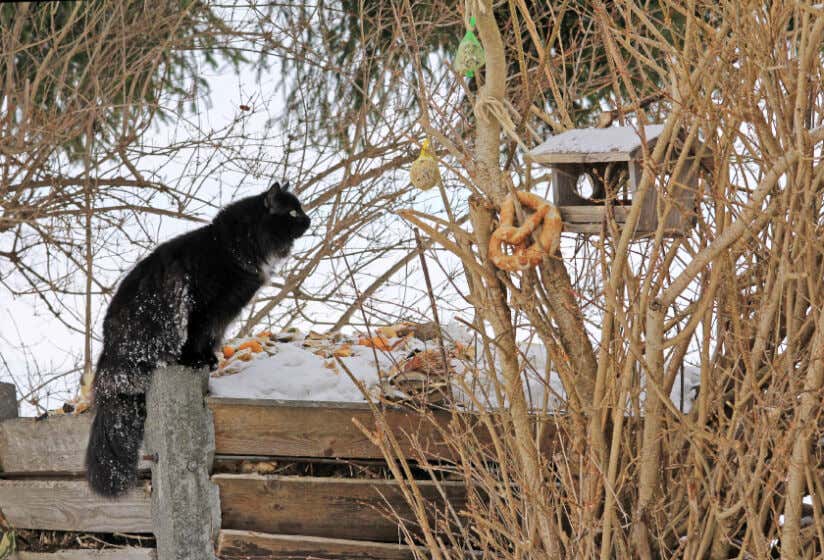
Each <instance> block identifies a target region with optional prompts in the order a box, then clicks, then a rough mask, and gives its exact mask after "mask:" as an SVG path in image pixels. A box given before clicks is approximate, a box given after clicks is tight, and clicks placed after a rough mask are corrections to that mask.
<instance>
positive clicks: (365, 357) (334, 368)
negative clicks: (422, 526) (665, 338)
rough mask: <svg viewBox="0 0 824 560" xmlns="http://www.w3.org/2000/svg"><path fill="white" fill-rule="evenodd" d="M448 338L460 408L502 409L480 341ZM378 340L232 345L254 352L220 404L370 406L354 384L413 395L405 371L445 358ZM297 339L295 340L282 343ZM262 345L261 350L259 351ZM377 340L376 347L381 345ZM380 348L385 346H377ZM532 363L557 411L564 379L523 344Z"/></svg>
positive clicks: (452, 334)
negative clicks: (421, 357) (412, 362)
mask: <svg viewBox="0 0 824 560" xmlns="http://www.w3.org/2000/svg"><path fill="white" fill-rule="evenodd" d="M445 330H446V332H447V338H448V340H447V345H446V346H447V351H448V352H449V354H450V362H451V367H452V369H453V372H452V374H451V376H450V380H451V383H452V392H453V394H454V395H456V398H457V400H458V401H460V402H467V403H468V401H469V398H468V397H467V394H466V391H465V390H464V388H467V389H469V390H470V391H472V392H473V393H474V394H475V395H477V397H478V399H479V400H480V401H481V402H482V403H483V404H484V405H485V406H487V407H489V408H497V407H499V406H500V404H501V403H500V402H499V399H498V398H497V396H496V391H495V384H494V380H493V379H492V378H491V376H490V375H489V374H488V369H489V368H487V367H486V365H485V363H484V360H483V359H478V358H477V357H476V356H477V354H478V353H480V352H476V351H475V341H474V340H473V336H472V334H471V333H470V332H469V331H468V330H467V329H465V328H464V327H463V326H462V325H460V324H456V323H452V324H450V325H448V326H447V328H446V329H445ZM382 332H383V333H384V334H386V335H387V336H385V337H384V336H383V335H381V334H377V335H375V333H372V334H373V335H375V336H373V338H371V339H370V338H368V337H357V336H351V337H348V336H343V335H339V336H336V337H320V336H312V335H310V336H306V335H303V334H300V333H276V334H274V335H270V334H269V333H263V334H262V335H261V336H258V337H254V338H249V339H241V340H235V341H231V342H230V343H229V344H228V346H231V349H230V350H229V352H231V351H232V349H234V348H237V347H238V346H242V345H243V343H246V346H249V348H246V349H242V350H238V351H235V353H234V355H233V356H231V358H230V359H228V360H225V359H224V360H222V361H221V367H220V369H219V370H218V371H216V372H214V374H213V375H212V379H211V381H210V385H209V389H210V392H211V394H212V395H214V396H219V397H237V398H255V399H283V400H312V401H338V402H341V401H343V402H363V401H365V400H366V399H365V397H364V394H363V391H362V390H361V388H360V387H358V385H357V384H356V383H355V382H354V381H353V379H352V378H355V379H357V380H358V382H360V383H362V385H363V387H364V388H365V390H366V391H368V392H369V393H371V394H372V395H374V396H377V395H380V394H382V395H388V396H391V397H403V396H405V395H406V393H405V391H404V386H403V384H402V383H400V382H398V383H395V381H396V380H401V381H402V380H403V379H402V378H401V377H398V373H399V372H402V371H404V369H405V368H406V364H408V363H409V359H410V356H411V355H413V354H414V353H416V352H422V351H423V352H427V351H428V352H432V353H434V354H436V355H440V346H439V344H438V343H437V342H436V341H435V340H429V341H423V340H420V339H418V338H415V337H414V336H411V335H407V336H391V335H392V334H394V333H392V331H389V332H387V331H382ZM279 338H280V339H284V338H292V340H289V341H278V339H279ZM255 341H256V342H257V343H259V344H260V346H255ZM373 341H376V342H377V344H376V343H375V342H373ZM376 346H377V347H376ZM521 351H522V353H523V355H524V356H525V357H526V362H527V364H528V365H527V367H526V368H525V371H524V388H525V390H526V394H527V398H528V399H529V401H530V404H531V406H532V408H533V409H537V410H548V411H550V410H557V409H558V405H559V403H560V402H562V401H563V397H564V391H563V388H562V385H561V382H560V379H559V377H558V375H557V374H556V373H555V372H548V371H546V353H545V351H544V349H543V346H541V345H540V344H535V343H532V344H526V343H524V344H522V346H521ZM698 381H699V380H698V370H697V368H692V367H687V368H686V369H685V375H684V388H685V394H684V403H683V404H684V410H685V411H688V410H689V408H690V406H691V404H692V397H693V395H694V391H692V390H690V389H691V388H692V387H693V386H695V385H697V384H698ZM671 398H672V400H673V403H674V404H675V405H676V407H680V406H681V382H680V379H677V380H676V382H675V384H674V386H673V391H672V394H671Z"/></svg>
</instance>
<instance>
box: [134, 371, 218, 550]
mask: <svg viewBox="0 0 824 560" xmlns="http://www.w3.org/2000/svg"><path fill="white" fill-rule="evenodd" d="M208 380H209V373H208V371H206V370H200V371H192V370H191V369H189V368H186V367H183V366H171V367H168V368H165V369H160V370H157V371H156V372H155V375H154V379H153V380H152V386H151V388H150V390H149V393H148V395H147V402H146V405H147V409H148V410H147V417H146V436H145V448H146V452H147V453H148V454H149V455H154V456H155V457H156V461H155V462H154V463H153V465H152V524H153V526H154V534H155V538H156V539H157V557H158V560H189V559H191V560H208V559H216V558H217V557H216V556H215V552H214V547H215V544H216V542H217V537H218V533H219V532H220V496H219V493H218V488H217V486H216V485H214V484H213V483H212V481H211V478H210V477H209V471H210V470H211V468H212V462H213V460H214V454H215V433H214V422H213V421H212V413H211V412H210V411H209V409H208V408H207V407H206V401H205V399H204V396H205V394H206V390H207V387H208Z"/></svg>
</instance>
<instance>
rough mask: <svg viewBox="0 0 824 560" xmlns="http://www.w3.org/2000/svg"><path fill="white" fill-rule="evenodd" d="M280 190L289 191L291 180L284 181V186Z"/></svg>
mask: <svg viewBox="0 0 824 560" xmlns="http://www.w3.org/2000/svg"><path fill="white" fill-rule="evenodd" d="M280 190H282V191H283V192H288V191H289V181H286V182H285V183H283V186H282V187H280Z"/></svg>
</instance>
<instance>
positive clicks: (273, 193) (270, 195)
mask: <svg viewBox="0 0 824 560" xmlns="http://www.w3.org/2000/svg"><path fill="white" fill-rule="evenodd" d="M280 192H281V187H280V183H278V182H275V184H274V185H272V186H271V187H269V190H267V191H266V194H264V195H263V205H264V206H265V207H266V209H267V210H269V212H273V211H274V210H275V208H277V202H278V195H280Z"/></svg>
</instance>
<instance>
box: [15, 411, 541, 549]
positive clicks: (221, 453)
mask: <svg viewBox="0 0 824 560" xmlns="http://www.w3.org/2000/svg"><path fill="white" fill-rule="evenodd" d="M207 404H208V406H209V408H210V409H211V411H212V412H213V416H214V422H215V440H216V445H215V447H216V457H217V459H218V461H217V463H216V464H220V465H227V464H237V463H238V462H239V461H241V460H243V459H244V458H246V457H249V456H254V457H255V458H256V459H263V460H266V458H267V457H271V458H277V460H279V461H280V460H285V461H286V462H290V461H291V462H296V463H305V462H307V461H323V462H334V461H336V460H338V459H343V460H347V461H348V460H351V461H357V460H360V461H363V462H367V463H369V464H373V465H374V464H378V465H380V464H382V463H381V461H382V459H383V456H382V454H381V453H380V450H379V449H378V448H376V447H375V445H373V444H372V442H371V441H370V440H369V439H368V438H367V437H366V436H365V435H364V434H363V433H362V432H361V430H360V428H358V425H357V423H360V424H362V425H364V426H366V427H367V428H370V429H371V428H373V427H374V426H375V419H374V417H373V414H372V411H371V409H370V408H369V407H368V406H367V405H366V404H359V403H319V402H302V401H276V400H244V399H219V398H209V399H208V400H207ZM385 414H386V419H387V422H388V425H389V428H390V429H391V430H392V431H393V433H394V434H395V436H396V437H397V438H398V440H399V442H400V443H401V446H402V449H404V450H406V452H407V455H408V456H409V457H410V458H414V456H415V454H414V453H413V451H412V447H413V441H414V442H415V445H419V446H421V447H422V448H423V449H425V450H426V455H427V456H428V458H430V459H434V460H450V459H451V458H452V457H451V453H450V449H449V448H448V447H447V446H446V445H444V443H443V441H441V439H442V431H443V430H446V431H449V430H451V429H463V430H467V431H469V430H471V431H472V432H473V435H474V437H475V438H476V440H477V441H478V443H479V445H482V446H484V445H486V444H487V443H488V442H489V437H488V434H486V431H485V429H483V428H481V427H480V426H481V424H480V422H479V421H478V419H477V418H475V417H473V416H472V415H462V416H461V417H460V418H459V419H458V420H459V421H458V422H457V424H452V425H451V424H450V422H454V421H455V420H456V418H455V417H453V416H452V415H450V414H448V413H446V412H435V413H433V414H432V415H430V416H429V417H428V418H427V417H423V416H421V415H418V414H415V413H413V412H411V411H408V410H405V409H402V408H391V409H387V410H386V411H385ZM91 419H92V417H91V415H88V414H85V415H80V416H68V415H67V416H56V417H52V418H47V419H44V420H39V421H36V420H34V419H11V420H6V421H2V422H0V467H2V472H0V507H2V509H3V512H4V513H5V515H6V517H7V519H8V521H9V522H10V524H11V525H12V526H13V527H17V528H21V529H22V528H26V529H43V530H61V531H79V532H92V533H93V532H100V533H144V534H145V533H151V531H152V520H151V499H150V494H151V490H150V485H149V483H148V481H144V482H143V483H142V484H141V486H140V487H139V488H138V489H136V490H135V491H133V492H132V493H131V494H130V495H128V496H127V497H126V498H124V499H122V500H118V501H110V500H104V499H102V498H99V497H97V496H95V495H93V494H92V493H91V492H90V491H89V489H88V487H87V484H86V482H85V480H84V479H83V478H82V474H83V471H84V465H83V458H84V455H85V447H86V442H87V439H88V432H89V428H90V425H91ZM548 420H549V419H544V420H541V421H543V422H546V426H545V428H546V429H544V430H543V436H542V437H543V440H542V442H543V448H544V449H543V450H544V451H545V452H549V451H550V447H551V446H550V441H551V438H552V437H553V436H554V430H553V428H552V425H551V424H550V423H549V422H548ZM537 421H538V420H537V419H536V422H537ZM140 467H141V469H143V470H144V476H145V470H146V469H148V467H149V464H148V463H146V462H144V461H141V464H140ZM212 478H213V481H214V482H215V483H216V484H217V485H218V487H219V489H220V498H221V510H222V531H221V533H220V540H219V552H220V555H221V557H223V558H227V559H240V558H244V559H250V558H284V559H285V558H307V557H314V558H329V559H344V558H347V559H348V558H352V559H373V560H378V559H382V560H406V559H410V558H412V557H413V555H412V552H411V550H410V548H409V546H408V545H406V544H403V541H404V538H403V533H402V531H401V530H400V529H399V527H398V524H397V521H395V519H394V518H393V517H392V516H391V515H390V514H389V512H390V511H392V512H395V514H397V515H400V516H401V517H402V518H404V519H406V520H408V521H409V523H408V527H411V528H412V530H414V525H415V523H414V515H413V514H412V512H411V510H410V509H409V507H408V506H407V504H406V501H405V499H404V497H403V494H402V491H401V487H400V486H399V484H398V483H397V482H396V481H394V480H385V479H367V478H338V477H316V476H315V477H306V476H276V475H258V474H215V475H214V476H213V477H212ZM417 485H418V488H419V489H420V491H421V493H422V494H423V496H424V497H425V498H426V499H427V502H428V504H429V506H428V511H430V513H431V515H432V516H433V518H434V517H436V516H439V515H443V513H442V512H443V510H444V509H445V508H446V501H448V502H449V504H450V505H451V507H452V508H454V510H456V511H460V509H461V508H462V507H463V506H464V503H465V496H464V486H463V484H462V483H458V482H437V483H436V482H432V481H418V483H417ZM445 500H446V501H445ZM118 554H119V555H118ZM153 554H154V552H153V551H152V550H151V549H130V550H118V551H89V550H66V551H61V552H60V553H53V554H34V553H20V554H18V556H17V559H18V560H109V559H110V558H123V559H124V560H138V559H140V560H144V559H149V558H153Z"/></svg>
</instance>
